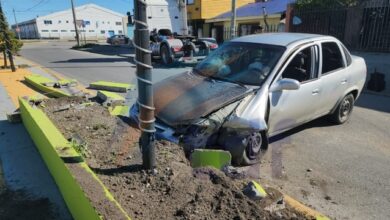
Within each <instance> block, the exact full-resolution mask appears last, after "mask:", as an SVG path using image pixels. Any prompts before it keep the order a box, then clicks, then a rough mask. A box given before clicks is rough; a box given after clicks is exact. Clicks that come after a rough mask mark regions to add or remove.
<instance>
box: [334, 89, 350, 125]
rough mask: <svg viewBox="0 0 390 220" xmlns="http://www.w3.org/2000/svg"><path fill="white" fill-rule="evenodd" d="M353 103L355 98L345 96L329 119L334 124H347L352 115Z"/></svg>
mask: <svg viewBox="0 0 390 220" xmlns="http://www.w3.org/2000/svg"><path fill="white" fill-rule="evenodd" d="M354 102H355V98H354V96H353V95H352V94H348V95H346V96H345V97H344V98H343V99H342V100H341V102H340V103H339V105H338V106H337V109H336V111H335V112H334V113H333V114H332V115H331V119H332V120H333V121H334V122H335V123H336V124H343V123H345V122H347V121H348V119H349V117H350V115H351V113H352V109H353V105H354Z"/></svg>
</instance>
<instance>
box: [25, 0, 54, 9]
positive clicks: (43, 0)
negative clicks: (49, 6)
mask: <svg viewBox="0 0 390 220" xmlns="http://www.w3.org/2000/svg"><path fill="white" fill-rule="evenodd" d="M45 1H46V0H40V1H39V2H38V3H37V4H35V5H34V6H32V7H30V8H27V9H25V10H21V11H17V12H27V11H30V10H31V9H34V8H36V7H38V6H39V5H41V4H42V3H44V2H45ZM49 1H50V0H47V1H46V3H47V2H49Z"/></svg>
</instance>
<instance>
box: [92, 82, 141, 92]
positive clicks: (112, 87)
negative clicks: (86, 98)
mask: <svg viewBox="0 0 390 220" xmlns="http://www.w3.org/2000/svg"><path fill="white" fill-rule="evenodd" d="M89 88H91V89H98V90H106V91H112V92H127V90H129V89H135V85H133V84H127V83H117V82H106V81H97V82H93V83H91V84H89Z"/></svg>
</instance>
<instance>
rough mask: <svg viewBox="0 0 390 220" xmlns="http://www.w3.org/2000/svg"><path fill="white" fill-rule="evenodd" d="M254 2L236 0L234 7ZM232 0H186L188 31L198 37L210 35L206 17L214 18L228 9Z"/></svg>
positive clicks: (253, 0) (251, 0) (250, 0)
mask: <svg viewBox="0 0 390 220" xmlns="http://www.w3.org/2000/svg"><path fill="white" fill-rule="evenodd" d="M252 2H255V0H236V7H237V8H238V7H240V6H242V5H246V4H248V3H252ZM231 8H232V0H187V14H188V24H189V29H190V33H191V34H192V35H194V36H198V37H207V36H210V35H211V32H210V31H211V30H210V28H209V25H208V24H205V20H206V19H210V18H214V17H216V16H218V15H220V14H222V13H224V12H227V11H230V10H231Z"/></svg>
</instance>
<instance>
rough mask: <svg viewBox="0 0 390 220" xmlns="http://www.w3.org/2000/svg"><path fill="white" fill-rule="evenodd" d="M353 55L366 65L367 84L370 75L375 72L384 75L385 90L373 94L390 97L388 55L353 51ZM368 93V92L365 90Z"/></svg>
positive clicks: (389, 57) (389, 61) (389, 56)
mask: <svg viewBox="0 0 390 220" xmlns="http://www.w3.org/2000/svg"><path fill="white" fill-rule="evenodd" d="M352 54H353V55H356V56H360V57H363V58H364V60H365V61H366V65H367V82H368V80H370V74H371V73H373V72H375V70H376V71H377V72H379V73H383V74H385V81H386V88H385V90H384V91H382V92H380V93H377V92H373V93H374V94H379V95H381V94H382V95H387V96H390V53H371V52H357V51H353V52H352ZM366 91H369V90H366Z"/></svg>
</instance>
